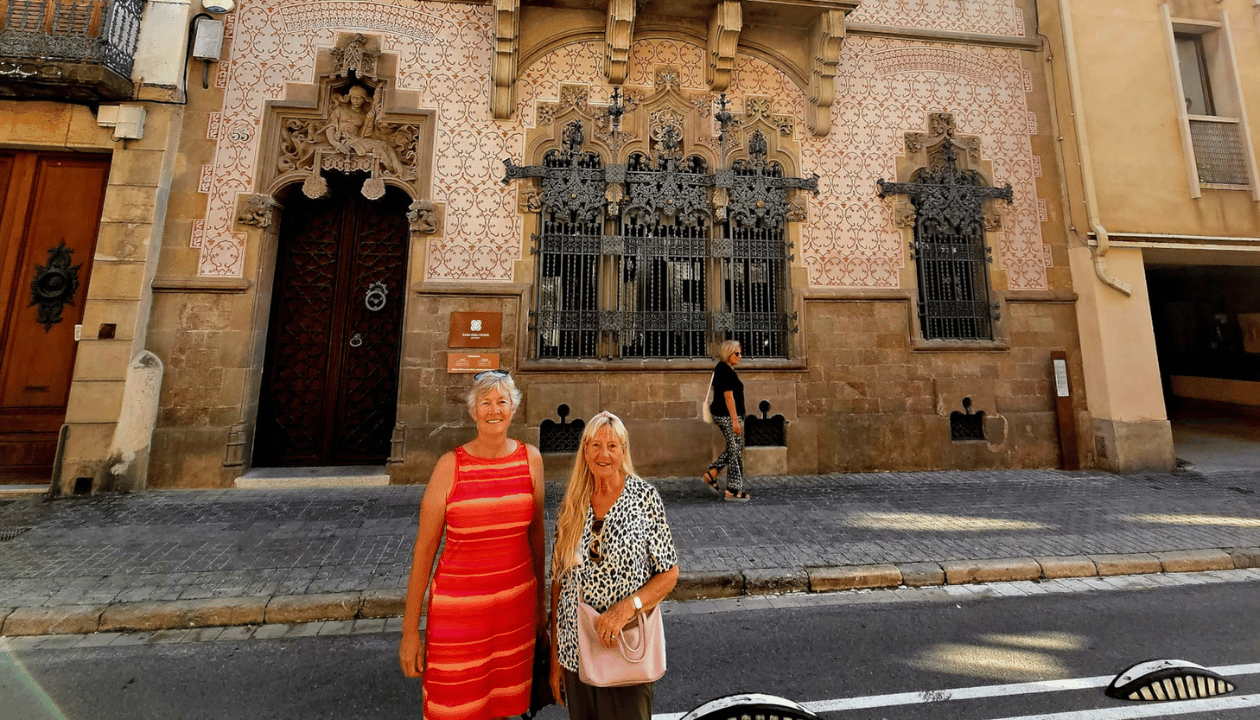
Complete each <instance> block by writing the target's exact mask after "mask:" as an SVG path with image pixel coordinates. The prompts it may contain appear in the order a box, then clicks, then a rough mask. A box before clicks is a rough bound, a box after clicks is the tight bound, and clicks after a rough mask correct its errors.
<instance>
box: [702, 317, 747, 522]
mask: <svg viewBox="0 0 1260 720" xmlns="http://www.w3.org/2000/svg"><path fill="white" fill-rule="evenodd" d="M718 355H719V356H720V357H721V358H722V359H721V360H720V361H719V362H718V364H717V367H715V368H713V402H712V404H710V405H709V412H710V413H711V414H712V415H713V424H715V425H717V426H718V428H720V429H721V430H722V436H723V437H724V438H725V439H726V449H725V450H723V451H722V454H721V455H719V456H718V458H717V460H714V461H713V462H712V463H710V464H709V469H708V470H705V471H704V483H705V484H706V485H708V486H709V489H710V490H712V491H713V492H715V493H720V494H722V496H723V498H724V499H725V500H726V501H727V502H747V501H749V500H751V499H752V497H751V496H750V495H749V494H748V493H746V492H744V424H743V422H742V421H741V418H743V417H744V383H743V382H741V381H740V379H739V375H738V374H737V373H736V372H735V366H737V365H739V361H740V359H741V358H743V356H744V352H743V348H741V347H740V344H739V341H738V340H727V341H726V342H724V343H722V349H721V351H720V352H719V353H718ZM722 468H726V491H725V492H722V490H721V489H720V486H719V485H718V474H719V473H721V472H722Z"/></svg>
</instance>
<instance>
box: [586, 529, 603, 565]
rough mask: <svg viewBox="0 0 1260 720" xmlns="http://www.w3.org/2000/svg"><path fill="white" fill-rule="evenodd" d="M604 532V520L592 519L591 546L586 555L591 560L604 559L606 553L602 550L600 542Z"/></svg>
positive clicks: (598, 560)
mask: <svg viewBox="0 0 1260 720" xmlns="http://www.w3.org/2000/svg"><path fill="white" fill-rule="evenodd" d="M603 534H604V521H603V520H592V521H591V547H590V549H589V550H588V551H587V553H586V556H587V557H589V558H590V559H591V562H600V561H602V560H603V559H604V554H603V553H602V552H600V550H599V543H600V539H601V538H602V537H603Z"/></svg>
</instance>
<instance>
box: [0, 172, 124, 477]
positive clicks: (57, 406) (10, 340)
mask: <svg viewBox="0 0 1260 720" xmlns="http://www.w3.org/2000/svg"><path fill="white" fill-rule="evenodd" d="M108 178H109V156H101V155H87V154H80V153H54V152H28V151H8V150H0V343H2V344H0V484H2V483H23V482H26V483H46V482H48V481H49V478H50V476H51V473H52V465H53V459H54V456H55V455H56V452H57V435H58V433H59V432H60V430H61V425H62V423H63V422H65V417H66V401H67V399H68V398H69V396H70V379H71V375H72V374H73V372H74V360H75V351H76V348H77V341H76V338H75V326H76V325H78V324H79V323H80V322H81V321H82V319H83V306H84V303H85V301H86V299H87V287H88V279H89V275H90V274H91V269H92V257H93V255H94V254H95V252H96V234H97V230H98V229H99V227H100V219H101V208H102V206H103V204H104V201H105V186H106V183H107V181H108Z"/></svg>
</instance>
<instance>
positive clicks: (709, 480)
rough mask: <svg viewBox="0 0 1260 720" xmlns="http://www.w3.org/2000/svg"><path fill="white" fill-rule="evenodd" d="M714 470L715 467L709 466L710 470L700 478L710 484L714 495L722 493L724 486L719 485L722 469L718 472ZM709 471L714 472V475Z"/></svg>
mask: <svg viewBox="0 0 1260 720" xmlns="http://www.w3.org/2000/svg"><path fill="white" fill-rule="evenodd" d="M714 470H715V468H709V469H708V470H705V471H704V477H702V478H700V479H701V480H702V481H704V484H705V485H708V486H709V489H710V490H712V491H713V494H714V495H721V494H722V488H720V487H718V472H721V471H720V470H719V471H718V472H714ZM709 473H713V475H712V476H710V475H709Z"/></svg>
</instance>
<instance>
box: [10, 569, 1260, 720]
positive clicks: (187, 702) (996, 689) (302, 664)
mask: <svg viewBox="0 0 1260 720" xmlns="http://www.w3.org/2000/svg"><path fill="white" fill-rule="evenodd" d="M1258 591H1260V586H1258V585H1257V584H1256V583H1220V584H1211V585H1200V586H1189V587H1180V588H1166V589H1157V590H1131V591H1120V590H1117V591H1098V592H1082V593H1077V594H1070V595H1043V596H1032V597H993V598H982V599H969V600H959V601H957V602H954V601H940V600H935V601H929V602H918V601H908V600H894V601H887V602H878V603H867V602H856V600H858V599H862V596H860V595H849V596H847V597H844V596H842V595H839V594H837V595H830V596H827V595H820V596H803V597H795V598H793V597H790V596H789V597H788V598H787V602H785V603H784V604H786V605H796V607H786V608H777V609H769V610H765V609H762V610H731V609H730V608H731V607H733V604H732V603H729V602H727V603H720V602H717V603H686V604H682V605H674V606H670V612H669V613H668V615H667V618H666V626H667V628H668V629H667V633H668V646H669V658H670V670H669V672H668V673H667V674H666V676H665V678H664V679H663V680H662V681H661V682H660V683H659V684H658V689H657V701H656V712H657V713H658V716H659V717H660V719H661V720H669V718H677V717H678V716H679V715H680V714H681V713H684V712H686V711H688V710H690V709H691V708H693V707H695V706H697V705H699V704H700V703H702V702H704V701H706V700H708V699H711V698H713V697H716V696H720V695H725V694H728V693H733V692H742V691H757V692H766V693H771V694H775V695H780V696H783V697H787V698H790V699H793V700H796V701H799V702H806V703H807V704H808V706H810V707H811V708H813V709H816V710H819V711H820V714H821V716H822V717H824V718H827V720H833V719H834V720H885V719H886V720H927V719H928V718H931V719H932V720H941V719H942V718H944V719H947V720H948V719H952V718H959V719H967V720H998V719H999V718H1000V719H1006V718H1027V717H1029V716H1035V717H1043V716H1048V717H1049V718H1053V720H1060V718H1062V720H1112V718H1116V719H1119V718H1132V717H1172V716H1173V715H1174V713H1176V712H1179V711H1181V710H1185V709H1188V708H1190V707H1191V706H1189V705H1183V704H1181V703H1161V704H1158V706H1156V704H1136V703H1122V702H1118V701H1113V700H1109V699H1107V698H1106V697H1104V696H1103V694H1102V687H1101V686H1100V685H1099V681H1098V678H1100V677H1104V676H1105V677H1107V678H1109V677H1110V676H1113V675H1115V674H1116V673H1117V672H1118V671H1120V670H1121V669H1123V668H1124V667H1126V666H1128V665H1130V664H1132V663H1134V662H1137V661H1139V660H1144V659H1149V658H1156V657H1172V658H1182V659H1186V660H1191V661H1193V662H1197V663H1200V664H1203V665H1206V666H1209V667H1217V668H1220V667H1230V668H1233V669H1234V670H1235V671H1237V670H1238V669H1239V668H1240V667H1241V666H1249V665H1252V664H1254V663H1258V662H1260V599H1258V598H1260V594H1258ZM396 642H397V635H396V634H394V633H366V634H353V635H342V636H334V637H304V638H281V639H271V640H268V639H259V638H257V637H255V638H251V639H246V640H239V641H232V640H222V639H220V640H216V641H213V642H180V643H173V644H149V645H132V646H118V645H115V646H110V647H102V648H83V647H80V648H73V649H53V648H48V647H45V648H38V647H37V648H32V649H26V650H24V649H22V647H21V644H20V643H18V644H16V649H14V650H12V651H11V652H10V653H9V654H8V656H7V657H5V654H4V653H0V660H7V662H6V663H5V664H4V665H0V671H3V672H0V718H5V719H6V720H8V719H9V718H13V719H14V720H16V719H17V718H22V720H25V718H28V717H30V718H37V719H38V720H44V719H45V718H56V717H60V716H64V717H66V718H70V719H71V720H80V719H83V720H86V719H88V718H93V719H97V718H99V719H101V720H109V719H113V718H118V719H120V720H121V719H123V718H126V719H128V720H131V719H133V718H163V719H167V718H232V719H237V718H248V719H255V718H257V719H261V718H302V719H303V720H316V719H320V718H330V719H331V718H338V719H349V718H373V719H377V720H385V719H390V718H419V717H420V702H421V696H420V685H419V683H418V682H415V681H407V680H404V679H403V678H402V677H401V676H400V674H399V672H398V669H397V664H396V647H397V646H396ZM14 659H16V663H15V662H14ZM18 668H23V669H24V671H25V673H26V674H25V675H22V674H21V672H22V671H21V670H18ZM1231 677H1232V679H1234V680H1235V681H1236V683H1237V685H1238V690H1236V691H1235V692H1234V693H1233V694H1232V696H1227V697H1231V700H1236V699H1237V698H1242V697H1244V696H1248V695H1253V694H1256V693H1258V692H1260V666H1252V667H1242V670H1241V673H1240V674H1235V675H1232V676H1231ZM1079 678H1085V679H1093V685H1092V686H1088V685H1089V683H1086V685H1087V687H1084V688H1082V689H1060V688H1057V687H1056V688H1050V689H1046V688H1040V687H1039V688H1030V687H1029V685H1028V683H1033V682H1039V681H1048V680H1067V679H1079ZM1103 684H1105V683H1103ZM961 688H979V689H980V690H977V691H972V692H971V694H976V695H981V696H986V695H991V696H992V697H979V698H976V699H957V698H958V697H959V695H960V694H966V693H965V692H964V693H960V692H959V689H961ZM1033 690H1040V691H1033ZM36 693H43V694H45V695H46V699H45V700H44V701H40V700H39V699H38V698H37V697H36ZM906 694H909V695H906ZM1191 702H1195V701H1191ZM1135 712H1141V713H1148V714H1131V713H1135ZM58 713H60V714H61V715H58ZM1123 713H1130V714H1123ZM1149 713H1154V714H1149ZM1178 716H1179V717H1189V718H1194V719H1195V720H1205V719H1209V718H1210V719H1213V720H1215V719H1217V718H1219V719H1221V720H1244V719H1250V718H1256V717H1260V704H1252V705H1249V706H1247V707H1243V708H1240V709H1234V710H1209V711H1207V712H1199V713H1193V714H1186V715H1178ZM542 717H543V718H561V717H564V715H563V713H561V712H560V711H558V710H557V709H556V708H551V709H549V711H548V712H546V713H544V714H543V716H542Z"/></svg>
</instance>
